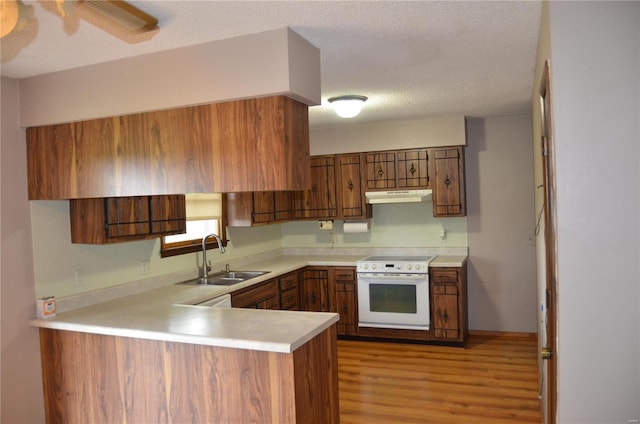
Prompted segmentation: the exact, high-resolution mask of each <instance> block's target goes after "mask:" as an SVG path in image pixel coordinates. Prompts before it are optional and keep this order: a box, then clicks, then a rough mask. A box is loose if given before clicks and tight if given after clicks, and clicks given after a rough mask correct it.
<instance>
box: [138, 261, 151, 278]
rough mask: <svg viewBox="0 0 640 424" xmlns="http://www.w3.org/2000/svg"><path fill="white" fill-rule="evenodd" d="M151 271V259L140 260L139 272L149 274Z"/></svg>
mask: <svg viewBox="0 0 640 424" xmlns="http://www.w3.org/2000/svg"><path fill="white" fill-rule="evenodd" d="M150 273H151V261H149V260H146V261H140V274H141V275H145V274H150Z"/></svg>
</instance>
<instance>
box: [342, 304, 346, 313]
mask: <svg viewBox="0 0 640 424" xmlns="http://www.w3.org/2000/svg"><path fill="white" fill-rule="evenodd" d="M342 313H343V315H347V305H343V306H342Z"/></svg>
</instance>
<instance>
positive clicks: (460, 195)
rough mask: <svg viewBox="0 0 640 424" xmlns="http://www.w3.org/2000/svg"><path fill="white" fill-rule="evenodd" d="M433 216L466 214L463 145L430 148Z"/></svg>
mask: <svg viewBox="0 0 640 424" xmlns="http://www.w3.org/2000/svg"><path fill="white" fill-rule="evenodd" d="M432 158H433V163H434V164H433V168H434V172H433V173H434V178H435V182H434V184H433V216H435V217H449V216H466V214H467V207H466V192H465V177H464V173H465V167H464V147H463V146H454V147H443V148H437V149H432Z"/></svg>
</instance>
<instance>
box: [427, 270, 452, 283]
mask: <svg viewBox="0 0 640 424" xmlns="http://www.w3.org/2000/svg"><path fill="white" fill-rule="evenodd" d="M431 278H432V281H433V282H434V283H457V282H458V270H456V269H451V268H442V269H437V268H435V269H433V268H432V269H431Z"/></svg>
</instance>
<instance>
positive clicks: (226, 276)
mask: <svg viewBox="0 0 640 424" xmlns="http://www.w3.org/2000/svg"><path fill="white" fill-rule="evenodd" d="M269 272H270V271H227V272H219V273H217V274H211V275H210V276H209V277H207V278H204V277H199V278H194V279H193V280H188V281H183V282H182V283H178V284H186V285H189V286H231V285H233V284H238V283H242V282H243V281H247V280H250V279H252V278H255V277H259V276H261V275H264V274H267V273H269Z"/></svg>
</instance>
